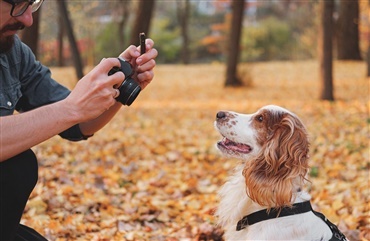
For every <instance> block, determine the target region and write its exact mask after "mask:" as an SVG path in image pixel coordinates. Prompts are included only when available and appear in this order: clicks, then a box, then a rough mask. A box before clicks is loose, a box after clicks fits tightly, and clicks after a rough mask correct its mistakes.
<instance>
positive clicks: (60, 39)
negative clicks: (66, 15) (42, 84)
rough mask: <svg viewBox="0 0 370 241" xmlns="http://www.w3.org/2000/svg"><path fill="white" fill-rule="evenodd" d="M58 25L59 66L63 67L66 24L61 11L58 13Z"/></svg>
mask: <svg viewBox="0 0 370 241" xmlns="http://www.w3.org/2000/svg"><path fill="white" fill-rule="evenodd" d="M58 15H59V16H58V25H59V29H58V63H57V64H58V66H60V67H62V66H64V56H63V49H64V41H63V38H64V32H65V31H64V29H65V28H64V24H63V16H62V14H61V13H60V12H59V14H58Z"/></svg>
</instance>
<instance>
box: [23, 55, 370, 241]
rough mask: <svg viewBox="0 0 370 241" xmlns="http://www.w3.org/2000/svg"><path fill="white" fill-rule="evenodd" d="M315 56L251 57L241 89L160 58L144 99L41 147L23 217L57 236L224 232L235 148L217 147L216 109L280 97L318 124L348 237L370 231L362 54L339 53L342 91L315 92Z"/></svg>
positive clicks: (322, 170) (335, 208)
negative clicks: (70, 138) (83, 133)
mask: <svg viewBox="0 0 370 241" xmlns="http://www.w3.org/2000/svg"><path fill="white" fill-rule="evenodd" d="M317 66H318V65H317V63H315V62H299V63H294V62H282V63H264V64H249V65H245V66H243V67H242V69H243V71H242V72H244V73H246V72H245V71H249V73H250V76H251V77H252V79H253V86H252V87H249V88H240V89H234V88H227V89H225V88H223V87H222V84H223V76H224V67H223V66H222V65H218V64H214V65H194V66H158V67H157V69H156V77H155V80H154V81H153V83H152V84H151V85H149V86H148V87H147V89H145V90H144V91H143V92H142V93H141V94H140V96H139V97H138V100H137V101H136V102H135V103H134V104H133V105H132V106H131V107H124V108H122V110H121V111H120V112H119V113H118V115H117V116H116V117H115V118H114V120H113V121H112V122H111V123H109V124H108V125H107V126H106V127H105V128H104V129H103V130H101V131H100V132H98V133H96V134H95V136H94V137H93V138H91V139H89V140H88V141H85V142H79V143H71V142H67V141H65V140H62V139H60V138H59V137H55V138H52V139H51V140H49V141H47V142H45V143H43V144H41V145H39V146H37V147H35V148H34V150H35V151H36V153H37V156H38V158H39V165H40V170H39V182H38V184H37V186H36V188H35V190H34V192H33V193H32V195H31V198H30V200H29V202H28V205H27V207H26V210H25V214H24V216H23V219H22V222H23V223H25V224H27V225H29V226H31V227H33V228H35V229H36V230H38V231H39V232H40V233H42V234H44V235H45V236H46V237H47V238H49V239H50V240H58V241H62V240H100V241H102V240H158V241H161V240H163V241H180V240H181V241H186V240H222V230H220V229H218V228H217V227H216V219H215V217H214V216H213V213H214V210H215V208H216V207H217V202H218V199H217V195H216V193H217V190H218V189H219V188H220V186H221V185H222V184H223V183H224V182H225V181H226V178H227V176H228V174H229V173H230V172H231V171H232V169H233V167H234V166H235V162H236V160H229V159H226V158H223V157H221V156H220V155H219V154H218V153H217V151H216V150H215V148H214V144H215V142H216V141H217V140H218V139H219V138H220V137H219V135H218V134H217V133H216V131H215V130H214V129H213V121H214V117H215V114H216V112H217V111H218V110H220V109H228V110H235V111H239V112H254V111H256V110H257V109H258V108H259V107H261V106H263V105H266V104H277V105H281V106H284V107H286V108H288V109H290V110H292V111H294V112H296V113H297V114H298V115H299V116H300V117H301V119H302V120H303V121H304V123H305V124H306V126H307V129H308V131H309V134H310V139H311V160H310V166H311V175H310V180H311V182H312V184H311V185H310V187H309V189H310V193H311V194H312V197H313V203H314V205H315V207H316V209H317V210H319V211H321V212H323V213H324V214H325V215H326V216H327V217H328V218H329V219H331V221H333V222H334V223H336V224H338V225H339V227H340V228H341V229H342V230H343V231H345V232H346V234H347V235H348V236H349V237H350V239H351V240H353V241H356V240H370V217H369V216H370V215H369V196H370V195H369V194H370V193H369V189H370V187H369V169H370V160H369V137H370V136H369V129H368V128H369V121H370V117H369V114H368V113H369V92H368V90H369V82H368V81H369V80H368V79H365V78H364V75H365V65H364V64H363V63H361V62H336V63H335V73H334V79H335V96H336V98H337V101H336V102H334V103H328V102H323V101H318V100H317V96H318V94H319V93H318V92H319V82H318V80H317V76H318V74H317ZM54 71H55V73H58V71H59V72H60V71H73V70H72V69H55V70H54ZM54 77H55V78H56V79H58V80H60V81H62V82H63V80H62V77H63V76H62V75H58V74H56V75H55V76H54ZM64 83H66V84H67V85H69V84H70V83H67V82H64Z"/></svg>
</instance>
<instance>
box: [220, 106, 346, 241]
mask: <svg viewBox="0 0 370 241" xmlns="http://www.w3.org/2000/svg"><path fill="white" fill-rule="evenodd" d="M215 128H216V129H217V130H218V131H219V132H220V134H221V135H222V136H223V139H222V140H221V141H219V142H218V143H217V148H218V149H219V150H220V151H221V152H222V153H223V154H224V155H226V156H228V157H232V158H237V159H240V160H242V163H241V165H239V166H238V167H237V168H236V169H235V173H234V175H232V176H231V177H230V178H229V180H228V181H227V182H226V183H225V184H224V186H223V187H222V188H221V190H220V191H219V196H220V203H219V206H218V208H217V211H216V216H217V217H218V219H219V224H220V225H221V226H222V227H223V229H224V230H225V234H224V237H225V238H226V240H341V241H345V240H347V239H346V237H345V236H344V235H343V234H342V233H341V232H340V231H339V230H338V228H337V227H336V226H335V225H334V224H332V223H331V222H330V221H329V220H327V219H326V218H325V217H324V215H322V214H321V213H318V212H316V211H314V210H313V209H312V207H311V204H310V198H311V197H310V195H309V194H308V193H307V192H305V191H303V186H304V184H305V182H306V181H307V180H306V176H307V172H308V163H307V162H308V152H309V141H308V137H307V132H306V129H305V127H304V125H303V124H302V122H301V121H300V119H299V118H298V117H297V116H296V115H295V114H293V113H292V112H290V111H288V110H286V109H284V108H282V107H278V106H273V105H269V106H265V107H263V108H261V109H259V110H258V111H257V112H256V113H254V114H249V115H247V114H240V113H236V112H231V111H220V112H218V113H217V115H216V121H215Z"/></svg>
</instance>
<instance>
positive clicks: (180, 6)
mask: <svg viewBox="0 0 370 241" xmlns="http://www.w3.org/2000/svg"><path fill="white" fill-rule="evenodd" d="M176 3H177V16H178V19H179V22H180V27H181V37H182V50H181V60H182V62H183V63H184V64H189V62H190V51H189V34H188V25H189V14H190V0H181V1H177V2H176Z"/></svg>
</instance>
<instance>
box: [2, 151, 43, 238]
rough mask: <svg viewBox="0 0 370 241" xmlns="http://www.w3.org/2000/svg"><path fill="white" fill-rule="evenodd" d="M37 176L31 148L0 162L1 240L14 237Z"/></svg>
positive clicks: (34, 158) (36, 167) (35, 161)
mask: <svg viewBox="0 0 370 241" xmlns="http://www.w3.org/2000/svg"><path fill="white" fill-rule="evenodd" d="M37 178H38V166H37V159H36V156H35V154H34V153H33V152H32V151H31V150H27V151H25V152H23V153H21V154H19V155H17V156H15V157H12V158H10V159H8V160H6V161H4V162H1V163H0V240H1V241H5V240H14V239H15V237H16V233H17V232H18V231H19V230H20V224H19V222H20V220H21V216H22V214H23V211H24V208H25V206H26V203H27V200H28V198H29V196H30V194H31V192H32V190H33V188H34V187H35V185H36V182H37ZM21 231H22V230H21ZM31 240H32V239H31Z"/></svg>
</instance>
